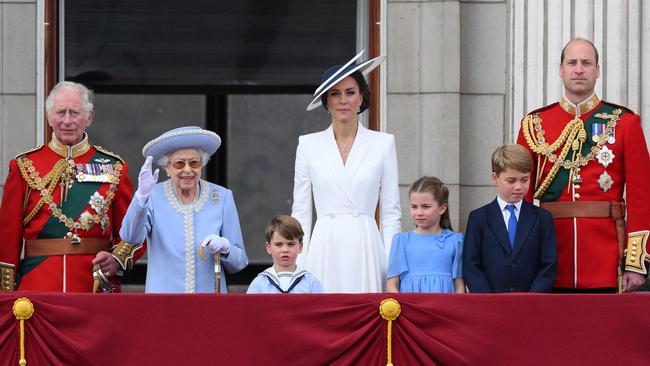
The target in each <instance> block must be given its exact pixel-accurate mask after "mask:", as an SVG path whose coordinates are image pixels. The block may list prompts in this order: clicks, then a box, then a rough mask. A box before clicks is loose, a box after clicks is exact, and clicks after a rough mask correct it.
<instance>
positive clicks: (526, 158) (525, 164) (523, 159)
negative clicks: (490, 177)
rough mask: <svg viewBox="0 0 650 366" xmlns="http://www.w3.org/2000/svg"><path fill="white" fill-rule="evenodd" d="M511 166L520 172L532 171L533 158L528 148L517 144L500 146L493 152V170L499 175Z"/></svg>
mask: <svg viewBox="0 0 650 366" xmlns="http://www.w3.org/2000/svg"><path fill="white" fill-rule="evenodd" d="M508 168H511V169H514V170H516V171H518V172H522V173H530V172H532V171H533V159H531V157H530V153H529V152H528V150H527V149H526V148H525V147H523V146H521V145H517V144H508V145H503V146H499V147H498V148H497V149H496V150H494V153H492V171H493V172H494V173H495V174H497V175H499V174H501V173H503V172H504V171H505V170H506V169H508Z"/></svg>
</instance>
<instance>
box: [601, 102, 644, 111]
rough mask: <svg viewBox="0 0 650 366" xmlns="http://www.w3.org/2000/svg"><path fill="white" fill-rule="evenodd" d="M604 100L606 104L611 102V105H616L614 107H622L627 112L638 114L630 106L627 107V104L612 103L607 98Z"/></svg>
mask: <svg viewBox="0 0 650 366" xmlns="http://www.w3.org/2000/svg"><path fill="white" fill-rule="evenodd" d="M602 102H603V103H605V104H609V105H611V106H612V107H614V108H621V109H622V110H624V111H625V112H627V113H632V114H636V113H634V111H633V110H631V109H630V108H628V107H626V106H623V105H620V104H616V103H612V102H609V101H606V100H603V101H602Z"/></svg>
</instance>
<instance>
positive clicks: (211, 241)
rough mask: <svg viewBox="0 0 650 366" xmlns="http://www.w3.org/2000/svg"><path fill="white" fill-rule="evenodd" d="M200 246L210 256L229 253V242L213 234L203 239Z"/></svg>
mask: <svg viewBox="0 0 650 366" xmlns="http://www.w3.org/2000/svg"><path fill="white" fill-rule="evenodd" d="M201 246H202V247H205V248H207V249H208V251H209V252H210V253H212V254H215V253H223V254H228V253H229V252H230V240H228V239H227V238H224V237H221V236H219V235H215V234H210V235H208V236H207V237H206V238H205V239H203V241H202V242H201Z"/></svg>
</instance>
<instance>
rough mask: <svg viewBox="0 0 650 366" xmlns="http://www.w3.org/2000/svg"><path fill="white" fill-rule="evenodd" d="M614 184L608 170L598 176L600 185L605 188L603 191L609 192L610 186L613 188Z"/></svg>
mask: <svg viewBox="0 0 650 366" xmlns="http://www.w3.org/2000/svg"><path fill="white" fill-rule="evenodd" d="M613 184H614V181H613V180H612V177H611V176H610V175H609V174H607V172H603V174H601V175H600V177H598V185H599V186H600V188H601V189H602V190H603V192H607V191H608V190H609V189H610V188H612V185H613Z"/></svg>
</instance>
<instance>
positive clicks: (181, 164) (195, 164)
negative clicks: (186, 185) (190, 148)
mask: <svg viewBox="0 0 650 366" xmlns="http://www.w3.org/2000/svg"><path fill="white" fill-rule="evenodd" d="M185 164H189V165H190V168H192V169H199V168H200V167H201V161H200V160H190V161H187V160H177V161H175V162H173V163H172V166H173V167H174V168H176V169H178V170H181V169H183V168H185Z"/></svg>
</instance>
